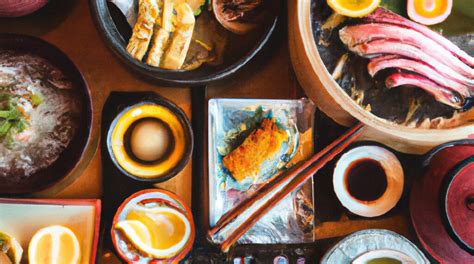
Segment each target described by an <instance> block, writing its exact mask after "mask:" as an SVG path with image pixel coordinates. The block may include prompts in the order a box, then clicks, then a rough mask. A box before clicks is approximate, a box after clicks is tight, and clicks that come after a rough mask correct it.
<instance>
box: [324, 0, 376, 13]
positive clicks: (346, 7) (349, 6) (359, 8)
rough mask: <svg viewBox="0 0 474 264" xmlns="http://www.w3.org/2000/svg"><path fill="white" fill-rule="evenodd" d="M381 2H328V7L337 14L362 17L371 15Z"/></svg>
mask: <svg viewBox="0 0 474 264" xmlns="http://www.w3.org/2000/svg"><path fill="white" fill-rule="evenodd" d="M380 1H381V0H328V1H327V2H328V5H329V6H330V7H331V8H332V9H333V10H334V11H335V12H336V13H338V14H341V15H344V16H348V17H363V16H366V15H368V14H370V13H372V12H373V11H374V10H375V9H376V8H377V7H378V6H379V5H380Z"/></svg>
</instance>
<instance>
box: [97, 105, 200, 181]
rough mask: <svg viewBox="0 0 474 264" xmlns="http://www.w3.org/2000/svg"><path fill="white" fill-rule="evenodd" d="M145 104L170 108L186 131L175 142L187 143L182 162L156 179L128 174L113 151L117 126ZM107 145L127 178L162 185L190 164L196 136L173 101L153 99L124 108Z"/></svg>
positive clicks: (110, 130) (114, 123) (189, 123)
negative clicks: (125, 115)
mask: <svg viewBox="0 0 474 264" xmlns="http://www.w3.org/2000/svg"><path fill="white" fill-rule="evenodd" d="M143 104H155V105H161V106H164V107H166V108H168V109H169V110H170V111H171V112H172V113H173V114H175V116H176V117H177V118H178V120H179V122H180V124H181V126H182V127H183V131H184V138H182V139H174V140H184V141H185V149H184V152H183V155H182V156H181V158H180V160H179V161H178V163H177V164H176V165H175V166H174V167H172V168H170V169H169V170H168V171H167V172H166V173H165V174H163V175H161V176H156V177H150V178H144V177H138V176H136V175H133V174H132V173H130V172H128V171H127V170H125V169H124V168H122V166H121V165H120V164H119V162H118V161H117V158H116V157H115V155H114V153H113V150H112V132H113V130H114V129H115V126H116V125H117V122H118V120H119V119H120V117H122V116H123V115H124V114H125V113H126V112H128V111H129V110H130V109H131V108H133V107H136V106H138V105H143ZM106 140H107V141H106V144H107V150H108V152H109V156H110V159H111V160H112V162H113V163H114V165H115V167H117V169H119V170H120V172H122V173H123V174H125V175H126V176H128V177H130V178H132V179H134V180H137V181H141V182H149V183H160V182H165V181H167V180H169V179H171V178H173V177H174V176H176V175H177V174H178V173H179V172H181V171H182V170H183V169H184V167H186V165H187V164H188V162H189V160H190V159H191V156H192V153H193V146H194V135H193V130H192V128H191V122H190V121H189V119H188V118H187V117H186V114H185V113H184V112H183V110H181V108H179V107H178V106H177V105H175V104H174V103H172V102H171V101H168V100H166V99H164V98H153V99H151V98H150V99H148V100H145V101H143V102H140V103H137V104H133V105H130V106H128V107H126V108H124V109H123V110H122V111H121V112H120V113H119V114H118V115H117V116H116V117H115V118H114V120H113V121H112V124H111V125H110V128H109V131H108V133H107V139H106Z"/></svg>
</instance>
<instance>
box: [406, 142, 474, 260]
mask: <svg viewBox="0 0 474 264" xmlns="http://www.w3.org/2000/svg"><path fill="white" fill-rule="evenodd" d="M473 157H474V140H463V141H458V142H454V143H448V144H446V145H443V146H440V147H438V148H436V149H434V150H433V151H432V152H430V153H428V154H427V158H426V161H425V162H424V164H425V165H426V168H425V173H424V175H420V177H418V178H417V179H416V180H415V182H414V184H413V186H412V190H411V195H410V213H411V219H412V222H413V227H414V229H415V232H416V234H417V236H418V238H419V240H420V242H421V244H422V245H423V247H424V248H425V249H426V250H427V251H428V253H429V254H430V255H431V256H432V257H433V258H434V259H436V260H437V261H439V262H441V263H474V255H472V254H470V253H469V248H468V247H469V245H470V246H471V247H472V238H471V239H469V238H470V237H472V224H469V221H467V222H466V221H465V220H466V219H467V218H469V217H472V216H473V215H474V211H473V210H472V209H469V205H471V206H472V201H471V203H469V198H470V197H472V196H473V195H474V189H473V187H474V183H473V181H474V178H473V177H472V173H473V171H474V166H473V162H474V160H473ZM461 190H463V191H461ZM453 210H454V211H456V212H455V214H456V219H455V220H453V218H452V215H453ZM469 215H470V216H469ZM466 217H467V218H466ZM463 219H464V220H463ZM471 219H472V218H471ZM463 223H464V224H463ZM469 233H470V234H469Z"/></svg>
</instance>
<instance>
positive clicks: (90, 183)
mask: <svg viewBox="0 0 474 264" xmlns="http://www.w3.org/2000/svg"><path fill="white" fill-rule="evenodd" d="M285 29H286V28H285V27H284V26H282V27H280V31H281V30H285ZM0 32H2V33H16V34H26V35H33V36H37V37H40V38H42V39H44V40H46V41H48V42H49V43H51V44H53V45H55V46H57V47H58V48H60V49H61V50H62V51H63V52H64V53H66V54H67V55H68V56H69V58H70V59H71V60H72V61H73V62H74V63H75V64H76V65H77V67H78V68H79V70H80V71H81V72H82V74H83V75H84V78H85V79H86V81H87V83H88V85H89V88H90V90H91V93H92V100H93V111H94V115H93V117H94V123H93V129H92V137H93V139H92V142H91V146H90V147H91V148H92V153H90V154H89V157H86V158H88V159H90V163H89V164H88V166H87V167H86V168H85V170H84V171H83V172H82V173H81V175H80V176H79V177H78V178H77V179H76V180H75V181H74V182H72V183H71V184H69V185H68V186H67V187H66V188H63V189H62V190H57V189H54V187H53V189H52V190H47V191H45V192H42V193H40V194H37V195H36V196H39V197H52V196H54V197H56V198H100V196H101V190H102V186H101V184H102V182H101V160H100V155H101V153H100V148H98V147H97V146H98V144H99V140H100V139H99V134H100V124H101V113H102V107H103V105H104V102H105V100H106V99H107V96H108V94H109V93H110V92H111V91H154V92H156V93H159V94H160V95H162V96H164V97H166V98H168V99H169V100H171V101H173V102H174V103H176V104H177V105H178V106H179V107H181V108H182V109H183V110H184V111H185V113H186V114H187V115H188V116H189V117H190V118H191V89H192V88H188V87H182V88H176V87H174V88H171V87H164V86H161V85H160V84H158V83H154V82H150V81H147V80H145V79H144V78H143V77H142V76H141V75H139V74H137V73H135V72H132V71H131V70H130V69H129V68H128V67H126V65H124V64H122V63H121V62H120V61H119V59H118V58H117V57H116V56H115V54H113V53H112V51H111V50H110V49H109V48H108V47H107V46H106V43H105V41H104V40H103V39H102V37H101V36H100V34H99V32H98V31H97V29H96V27H95V24H94V21H93V19H92V17H91V13H90V10H89V1H88V0H68V1H60V0H53V1H51V3H49V4H48V5H47V6H46V7H44V8H43V9H41V10H40V11H38V12H36V13H34V14H32V15H29V16H26V17H21V18H1V19H0ZM277 35H278V36H276V37H274V38H273V39H272V42H273V43H271V44H270V45H271V47H270V48H269V49H267V51H266V52H264V54H260V55H259V56H258V57H257V58H256V60H257V61H258V63H251V65H248V67H245V68H244V69H243V70H241V71H240V72H239V73H237V74H236V75H234V76H232V77H230V78H228V79H226V80H223V81H220V82H217V83H214V84H211V85H209V86H208V87H207V93H208V95H209V96H210V97H249V98H263V97H266V98H288V97H292V95H291V94H290V93H291V91H292V90H294V89H290V88H291V87H294V86H295V85H297V83H296V80H295V77H294V74H293V72H292V69H291V62H290V59H289V54H288V49H287V45H286V37H285V36H284V35H285V33H282V32H279V34H277ZM191 167H192V166H191V163H190V164H188V166H187V167H186V168H185V170H184V171H183V172H182V173H181V174H180V175H178V176H177V177H175V178H173V179H172V180H170V181H167V182H165V183H162V184H159V185H158V186H160V187H162V188H165V189H168V190H170V191H173V192H176V193H177V194H178V195H180V196H181V197H183V199H184V200H185V201H186V202H187V203H188V204H189V205H190V204H191V193H192V188H191V177H192V176H191ZM177 186H179V188H177Z"/></svg>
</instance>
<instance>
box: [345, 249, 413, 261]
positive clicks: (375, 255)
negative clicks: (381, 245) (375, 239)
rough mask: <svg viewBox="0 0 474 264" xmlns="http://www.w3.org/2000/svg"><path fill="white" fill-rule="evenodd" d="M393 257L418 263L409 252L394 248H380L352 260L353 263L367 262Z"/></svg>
mask: <svg viewBox="0 0 474 264" xmlns="http://www.w3.org/2000/svg"><path fill="white" fill-rule="evenodd" d="M379 258H391V259H395V260H398V261H400V262H401V263H403V264H416V261H415V260H414V259H413V258H412V257H410V256H408V255H407V254H405V253H403V252H400V251H397V250H393V249H378V250H372V251H368V252H365V253H363V254H361V255H360V256H358V257H357V258H356V259H354V260H353V261H352V264H365V263H367V262H368V261H370V260H374V259H379Z"/></svg>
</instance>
